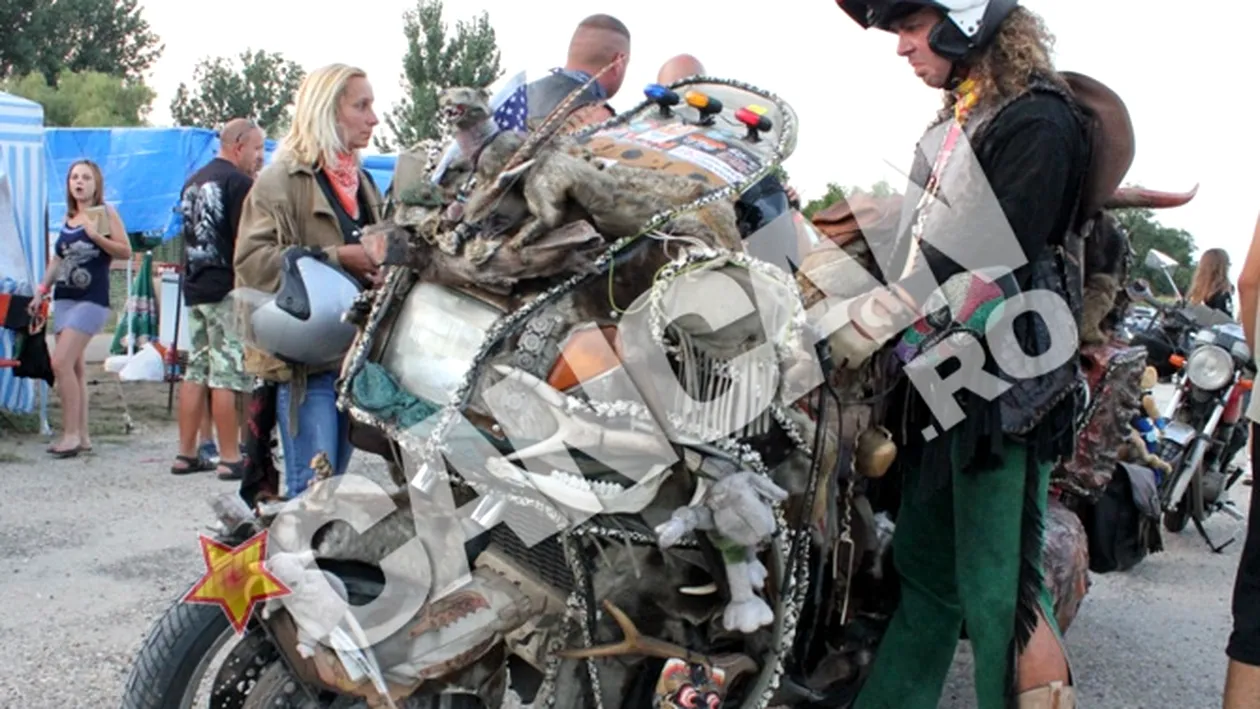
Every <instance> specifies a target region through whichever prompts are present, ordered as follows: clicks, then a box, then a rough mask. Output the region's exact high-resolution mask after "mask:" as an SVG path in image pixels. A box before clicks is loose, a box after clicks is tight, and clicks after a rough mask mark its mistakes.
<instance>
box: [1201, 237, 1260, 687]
mask: <svg viewBox="0 0 1260 709" xmlns="http://www.w3.org/2000/svg"><path fill="white" fill-rule="evenodd" d="M1204 257H1205V258H1206V257H1207V254H1204ZM1257 301H1260V221H1257V222H1256V231H1255V234H1254V235H1253V236H1252V238H1251V248H1250V249H1248V251H1247V260H1246V262H1245V263H1243V268H1242V273H1241V274H1239V276H1238V306H1239V314H1240V319H1241V320H1242V326H1243V332H1244V333H1245V334H1246V337H1247V344H1248V345H1250V346H1251V351H1252V352H1253V353H1254V352H1256V351H1257V350H1256V347H1257V344H1258V343H1257V342H1256V330H1257V325H1258V324H1260V323H1258V322H1257V317H1258V316H1260V307H1258V306H1260V303H1258V302H1257ZM1257 357H1258V361H1257V364H1260V355H1257ZM1247 418H1248V419H1250V421H1251V440H1252V441H1255V440H1256V436H1257V434H1258V433H1260V398H1254V399H1252V400H1251V403H1250V405H1249V406H1248V407H1247ZM1257 452H1258V451H1257V448H1256V446H1252V448H1251V469H1252V471H1253V474H1254V471H1255V469H1256V468H1257V467H1258V466H1260V456H1257V455H1256V453H1257ZM1258 511H1260V491H1258V490H1257V488H1256V486H1255V484H1254V482H1253V483H1252V486H1251V507H1250V513H1249V514H1248V515H1247V537H1246V540H1245V541H1244V542H1243V549H1242V553H1241V554H1240V555H1239V558H1238V574H1237V576H1236V578H1235V580H1234V594H1233V596H1234V597H1233V603H1232V611H1233V620H1234V628H1233V631H1232V632H1231V633H1230V636H1229V642H1228V644H1227V645H1226V646H1225V654H1226V656H1227V657H1229V669H1228V671H1227V672H1226V675H1225V702H1224V709H1260V520H1257V517H1258V516H1260V514H1258Z"/></svg>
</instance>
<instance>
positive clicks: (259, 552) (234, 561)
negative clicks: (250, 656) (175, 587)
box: [182, 530, 291, 635]
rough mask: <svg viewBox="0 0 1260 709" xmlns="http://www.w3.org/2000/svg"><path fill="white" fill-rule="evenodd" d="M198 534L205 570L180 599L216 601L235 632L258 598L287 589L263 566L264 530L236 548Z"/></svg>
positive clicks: (240, 630) (282, 593)
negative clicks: (195, 583)
mask: <svg viewBox="0 0 1260 709" xmlns="http://www.w3.org/2000/svg"><path fill="white" fill-rule="evenodd" d="M199 536H200V538H201V556H202V558H203V559H204V560H205V563H206V573H205V574H204V575H203V576H202V577H201V580H200V581H198V582H197V585H195V586H193V587H192V589H190V590H189V591H188V593H186V594H184V598H183V599H182V600H183V602H184V603H203V604H209V605H216V606H219V607H220V608H222V609H223V612H224V613H225V614H226V615H227V617H228V621H230V622H231V623H232V628H233V629H234V630H235V631H236V633H237V635H240V634H242V633H244V632H245V625H246V624H247V623H248V622H249V618H250V616H251V615H252V614H253V612H254V606H255V604H257V603H258V602H259V601H265V600H267V599H269V598H279V597H281V596H285V595H288V594H289V593H290V592H291V591H290V589H289V588H288V587H287V586H285V585H284V584H283V583H281V582H280V580H279V579H277V578H276V577H275V576H272V575H271V572H270V571H268V570H267V568H266V567H265V566H264V562H265V561H266V559H267V530H263V531H261V532H259V533H258V534H256V535H254V536H253V537H251V538H249V539H248V540H247V541H245V542H244V543H242V544H241V545H240V546H238V547H236V548H232V547H229V546H227V545H226V544H223V543H222V542H219V541H216V540H214V539H212V538H210V537H207V536H206V535H204V534H202V535H199Z"/></svg>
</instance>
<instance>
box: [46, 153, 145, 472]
mask: <svg viewBox="0 0 1260 709" xmlns="http://www.w3.org/2000/svg"><path fill="white" fill-rule="evenodd" d="M128 258H131V244H130V242H128V240H127V232H126V230H125V229H124V228H123V223H122V220H121V219H120V218H119V217H118V212H117V211H115V210H114V208H113V207H111V206H110V205H108V204H105V179H104V178H103V177H102V176H101V168H100V167H98V166H97V165H96V163H94V162H92V161H91V160H78V161H76V162H75V163H74V164H72V165H71V166H70V171H69V172H68V173H67V174H66V218H65V221H64V222H63V223H62V225H61V233H60V234H58V235H57V242H56V243H55V244H54V245H53V256H52V259H50V260H49V262H48V268H47V270H46V271H45V272H44V280H43V282H42V283H40V284H39V288H38V289H36V294H35V296H36V297H35V300H34V301H33V302H32V303H31V311H32V312H34V311H35V309H37V308H38V307H39V306H40V305H41V304H42V303H43V301H44V300H46V299H48V298H50V297H51V298H52V299H53V321H54V327H53V334H54V335H56V337H57V340H56V344H55V345H54V347H53V358H52V368H53V374H54V375H55V376H56V389H57V396H58V397H59V398H60V399H61V440H59V441H57V442H56V443H54V444H53V445H52V446H50V447H49V448H48V452H49V453H51V454H52V455H53V456H54V457H57V458H72V457H74V456H76V455H78V454H79V453H80V452H81V451H90V450H91V449H92V442H91V437H90V436H89V435H88V423H87V422H88V412H87V409H88V406H87V403H88V393H87V378H86V376H85V370H86V363H85V362H84V353H85V352H86V351H87V345H88V342H90V341H91V340H92V336H93V335H95V334H96V333H98V332H100V331H101V329H102V328H104V327H105V323H106V321H108V320H109V314H110V312H111V311H110V307H109V265H110V262H112V261H113V260H114V259H128Z"/></svg>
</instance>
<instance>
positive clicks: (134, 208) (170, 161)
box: [46, 128, 395, 241]
mask: <svg viewBox="0 0 1260 709" xmlns="http://www.w3.org/2000/svg"><path fill="white" fill-rule="evenodd" d="M46 145H47V148H46V155H47V160H46V162H47V182H48V209H49V214H51V215H53V217H54V219H56V218H59V216H58V215H62V214H65V210H66V206H65V199H66V197H65V194H66V188H65V178H66V174H67V173H68V172H69V170H70V165H71V164H72V163H73V162H74V161H75V160H79V159H81V158H88V159H90V160H93V161H94V162H96V163H97V164H98V165H100V166H101V172H102V173H103V175H104V177H105V201H107V202H109V203H110V204H112V205H114V208H115V209H117V210H118V216H119V217H121V218H122V221H123V224H124V225H125V226H126V228H127V231H129V232H133V233H136V232H139V233H142V234H145V235H147V236H150V237H153V238H158V237H160V238H161V239H162V240H164V241H165V240H167V239H172V238H174V237H176V236H178V235H179V226H180V219H179V215H178V214H176V213H175V207H176V205H177V204H179V193H180V190H181V188H182V187H183V185H184V182H185V181H186V180H187V179H188V177H189V176H190V175H192V174H193V173H194V172H196V171H197V170H199V169H200V168H201V167H202V166H204V165H205V164H206V163H208V162H210V161H211V160H213V159H214V156H215V155H216V154H217V153H218V151H219V138H218V135H217V134H216V133H215V132H214V131H211V130H208V129H205V128H49V129H47V130H46ZM275 148H276V142H275V141H274V140H268V141H267V152H266V156H265V158H264V160H265V161H266V162H268V163H269V162H271V157H272V154H273V153H274V151H275ZM394 161H395V158H394V156H392V155H370V156H364V167H365V168H367V170H368V171H369V172H370V173H372V177H373V178H374V179H375V180H376V183H377V186H378V187H380V189H381V191H382V192H384V191H385V190H386V189H387V188H388V187H389V181H390V179H391V178H392V177H393V173H394Z"/></svg>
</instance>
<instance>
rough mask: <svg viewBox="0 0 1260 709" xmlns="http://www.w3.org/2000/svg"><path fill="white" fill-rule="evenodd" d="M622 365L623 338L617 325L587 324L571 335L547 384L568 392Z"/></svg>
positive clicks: (548, 376) (557, 389)
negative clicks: (598, 325) (588, 325)
mask: <svg viewBox="0 0 1260 709" xmlns="http://www.w3.org/2000/svg"><path fill="white" fill-rule="evenodd" d="M620 366H621V337H620V336H619V334H618V333H617V328H616V327H613V326H611V325H606V326H604V327H599V328H595V327H588V328H584V329H581V330H577V331H575V332H574V333H573V334H572V335H570V336H569V339H568V341H567V342H565V343H564V347H563V349H561V351H560V357H559V358H557V359H556V363H555V364H553V365H552V366H551V373H550V374H548V375H547V383H548V384H550V385H551V388H552V389H555V390H556V391H568V390H570V389H572V388H573V387H575V386H577V385H578V384H581V383H582V382H585V381H590V380H591V379H594V378H595V377H598V376H599V375H601V374H604V373H605V372H609V371H612V370H613V369H616V368H617V367H620Z"/></svg>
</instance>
